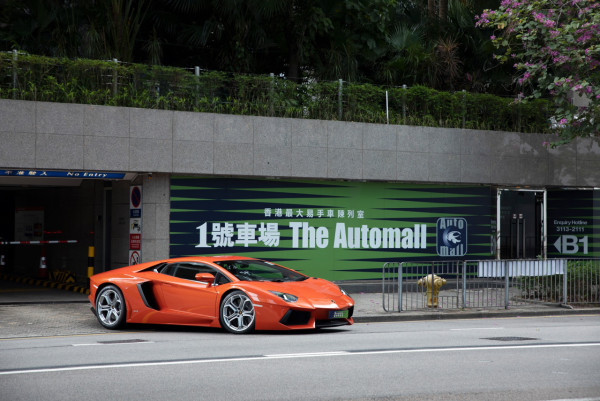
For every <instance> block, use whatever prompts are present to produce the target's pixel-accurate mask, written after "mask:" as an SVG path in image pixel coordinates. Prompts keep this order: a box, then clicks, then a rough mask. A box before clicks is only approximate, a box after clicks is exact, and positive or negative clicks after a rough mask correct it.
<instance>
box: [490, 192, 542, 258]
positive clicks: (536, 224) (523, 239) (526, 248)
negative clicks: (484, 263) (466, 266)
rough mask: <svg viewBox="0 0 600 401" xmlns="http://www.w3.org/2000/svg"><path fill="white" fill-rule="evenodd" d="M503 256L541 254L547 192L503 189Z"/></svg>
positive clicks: (501, 242) (501, 198)
mask: <svg viewBox="0 0 600 401" xmlns="http://www.w3.org/2000/svg"><path fill="white" fill-rule="evenodd" d="M499 196H500V258H502V259H534V258H536V257H538V256H540V255H542V248H543V244H542V238H543V220H544V219H543V217H544V213H543V211H544V193H543V192H542V191H539V192H538V191H523V190H506V191H500V193H499Z"/></svg>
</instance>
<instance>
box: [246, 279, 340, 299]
mask: <svg viewBox="0 0 600 401" xmlns="http://www.w3.org/2000/svg"><path fill="white" fill-rule="evenodd" d="M241 283H242V282H240V284H241ZM251 283H252V286H253V287H255V288H260V289H261V290H264V291H278V292H285V293H289V294H293V295H296V296H297V297H302V298H307V299H313V300H315V299H324V298H328V299H329V298H336V297H341V296H344V295H343V294H342V292H341V290H340V287H338V286H337V285H336V284H334V283H332V282H331V281H327V280H324V279H320V278H314V277H309V278H308V279H306V280H304V281H284V282H273V281H258V282H251Z"/></svg>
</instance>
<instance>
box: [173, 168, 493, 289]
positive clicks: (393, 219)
mask: <svg viewBox="0 0 600 401" xmlns="http://www.w3.org/2000/svg"><path fill="white" fill-rule="evenodd" d="M493 207H495V200H494V198H493V196H492V194H491V192H490V188H489V187H482V186H447V185H416V184H415V185H413V184H394V183H382V182H346V181H316V180H314V181H307V180H275V179H273V180H266V179H265V180H259V179H235V178H199V177H184V176H174V177H172V178H171V217H170V239H171V240H170V256H171V257H178V256H191V255H244V256H251V257H256V258H261V259H267V260H271V261H274V262H279V263H281V264H283V265H286V266H289V267H292V268H294V269H297V270H299V271H301V272H303V273H304V274H307V275H310V276H318V277H322V278H326V279H330V280H357V279H379V278H381V268H382V265H383V264H384V263H385V262H390V261H391V262H398V261H402V260H406V261H407V260H411V261H414V260H435V259H452V258H460V259H467V258H468V259H486V258H490V257H492V256H493V255H492V252H493V245H494V239H493V237H492V234H491V225H490V222H491V220H492V219H493V217H492V215H493V210H492V208H493Z"/></svg>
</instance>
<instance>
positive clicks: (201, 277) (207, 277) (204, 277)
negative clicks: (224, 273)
mask: <svg viewBox="0 0 600 401" xmlns="http://www.w3.org/2000/svg"><path fill="white" fill-rule="evenodd" d="M195 279H196V281H200V282H202V283H206V284H208V285H212V283H213V282H214V281H215V276H214V275H212V274H211V273H198V274H196V276H195Z"/></svg>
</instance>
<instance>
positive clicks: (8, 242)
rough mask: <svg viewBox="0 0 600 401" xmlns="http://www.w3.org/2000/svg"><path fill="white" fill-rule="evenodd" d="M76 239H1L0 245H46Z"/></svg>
mask: <svg viewBox="0 0 600 401" xmlns="http://www.w3.org/2000/svg"><path fill="white" fill-rule="evenodd" d="M78 242H79V241H78V240H76V239H69V240H53V241H3V242H0V245H46V244H76V243H78Z"/></svg>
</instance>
